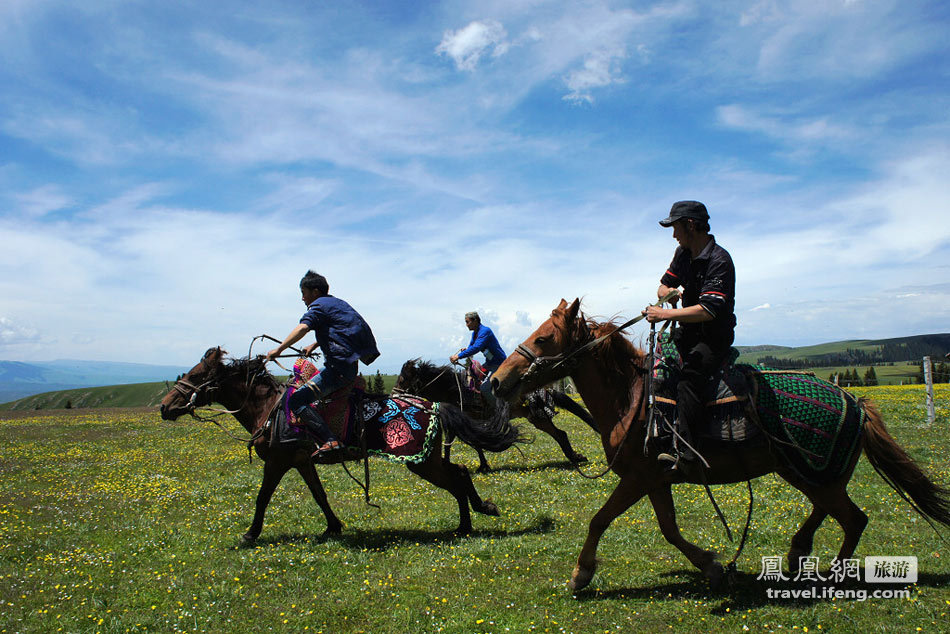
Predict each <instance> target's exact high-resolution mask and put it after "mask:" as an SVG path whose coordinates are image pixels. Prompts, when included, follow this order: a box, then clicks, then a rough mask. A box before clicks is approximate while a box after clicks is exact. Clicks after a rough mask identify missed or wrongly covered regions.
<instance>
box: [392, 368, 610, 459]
mask: <svg viewBox="0 0 950 634" xmlns="http://www.w3.org/2000/svg"><path fill="white" fill-rule="evenodd" d="M464 386H465V381H464V380H463V378H462V377H461V376H460V375H459V373H458V372H456V371H455V370H453V368H452V367H451V366H448V365H443V366H437V365H435V364H434V363H431V362H429V361H422V360H420V359H410V360H409V361H406V362H405V363H403V364H402V370H401V371H400V372H399V376H398V377H397V378H396V388H397V389H400V390H404V391H406V392H409V393H410V394H417V395H418V396H421V397H422V398H426V399H429V400H430V401H446V402H448V403H452V404H454V405H458V406H459V407H463V405H462V401H463V400H465V398H464V396H463V393H464V392H465V391H470V390H468V389H467V388H466V387H464ZM472 398H473V399H481V398H482V395H481V394H480V393H479V392H477V391H476V392H475V393H474V394H473V396H472ZM525 401H527V403H526V402H525ZM534 403H538V404H539V406H533V404H534ZM547 403H550V406H549V407H550V409H552V410H553V408H554V406H555V405H559V406H561V407H563V408H564V409H566V410H568V411H569V412H571V413H572V414H574V415H575V416H577V417H578V418H580V419H581V420H582V421H584V422H585V423H587V424H588V425H589V426H590V428H591V429H593V430H594V431H597V427H596V425H595V424H594V419H593V418H591V415H590V413H589V412H588V411H587V410H586V409H584V408H583V407H582V406H581V405H579V404H578V403H577V402H576V401H574V399H572V398H571V397H570V396H568V395H567V394H565V393H564V392H561V391H560V390H554V389H549V388H545V389H543V390H536V391H534V392H532V393H531V394H529V395H527V397H526V399H525V400H524V401H521V402H518V403H514V404H511V405H510V407H509V412H510V417H511V418H527V419H528V422H529V423H531V424H532V425H534V426H535V427H536V428H538V429H539V430H540V431H543V432H545V433H546V434H549V435H550V436H551V437H552V438H553V439H554V440H555V441H556V442H557V444H558V446H559V447H560V448H561V451H563V452H564V455H565V456H566V457H567V459H568V460H570V461H571V462H572V463H573V464H578V463H582V462H587V458H586V457H585V456H584V455H583V454H581V453H578V452H577V451H574V448H573V447H572V446H571V441H570V440H569V439H568V437H567V434H566V433H565V432H564V430H563V429H560V428H559V427H557V426H556V425H555V424H554V417H553V414H549V413H548V411H549V410H548V407H546V406H545V405H546V404H547ZM463 411H464V409H463ZM555 411H556V410H555ZM462 440H463V441H465V439H464V438H463V439H462ZM445 441H446V445H445V452H444V455H443V457H444V458H445V460H448V459H449V456H450V452H451V444H452V438H450V437H449V435H448V434H447V435H446V439H445ZM475 451H477V452H478V472H479V473H485V472H488V471H491V467H489V466H488V461H487V460H486V459H485V452H484V451H483V450H482V449H479V448H478V447H475Z"/></svg>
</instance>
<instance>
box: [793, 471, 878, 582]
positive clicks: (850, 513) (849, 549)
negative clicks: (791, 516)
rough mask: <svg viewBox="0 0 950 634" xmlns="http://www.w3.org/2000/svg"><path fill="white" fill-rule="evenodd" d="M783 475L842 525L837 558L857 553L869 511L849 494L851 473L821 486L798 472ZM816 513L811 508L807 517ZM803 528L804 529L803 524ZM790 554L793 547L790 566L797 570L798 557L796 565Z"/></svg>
mask: <svg viewBox="0 0 950 634" xmlns="http://www.w3.org/2000/svg"><path fill="white" fill-rule="evenodd" d="M780 475H781V476H782V477H783V478H785V479H786V480H787V481H788V482H789V483H790V484H791V485H792V486H794V487H795V488H796V489H798V490H799V491H801V492H802V493H804V494H805V495H806V496H808V499H809V500H811V503H812V504H813V505H814V506H815V507H816V509H817V510H818V512H823V513H825V514H827V515H830V516H831V517H833V518H835V521H837V522H838V524H840V525H841V529H842V530H843V531H844V540H843V541H842V542H841V549H840V550H839V551H838V557H837V559H838V560H839V561H841V560H843V559H850V558H851V556H852V555H853V554H854V550H855V549H856V548H857V547H858V542H859V541H860V540H861V534H862V533H864V528H865V527H866V526H867V525H868V516H867V514H865V513H864V511H862V510H861V509H860V508H858V505H857V504H855V503H854V502H853V501H852V500H851V497H850V496H849V495H848V490H847V485H848V480H850V478H851V473H847V474H846V475H845V476H843V477H842V478H839V479H838V480H837V481H836V482H833V483H831V484H827V485H823V486H820V487H818V486H813V485H810V484H808V483H807V482H804V481H802V480H799V479H798V478H797V477H795V476H791V475H788V474H784V473H782V474H780ZM814 515H815V512H812V515H811V516H809V518H808V519H809V520H810V519H811V518H812V517H813V516H814ZM807 523H808V521H807V520H806V524H807ZM802 528H803V529H804V526H803V527H802ZM816 528H817V526H816ZM799 532H801V531H799ZM796 537H797V535H796ZM793 548H794V538H793ZM791 555H792V553H791V551H790V552H789V570H792V571H793V572H794V570H797V566H798V560H797V559H796V560H795V562H794V565H795V566H796V567H795V569H793V568H792V565H793V562H792V560H791Z"/></svg>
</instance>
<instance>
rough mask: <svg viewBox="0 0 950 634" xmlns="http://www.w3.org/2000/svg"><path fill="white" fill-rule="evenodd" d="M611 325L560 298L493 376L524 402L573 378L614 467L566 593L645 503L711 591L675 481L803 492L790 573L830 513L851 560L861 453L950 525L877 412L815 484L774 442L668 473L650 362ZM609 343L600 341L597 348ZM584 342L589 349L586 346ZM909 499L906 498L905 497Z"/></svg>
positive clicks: (935, 490) (708, 555)
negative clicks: (683, 529) (680, 523)
mask: <svg viewBox="0 0 950 634" xmlns="http://www.w3.org/2000/svg"><path fill="white" fill-rule="evenodd" d="M615 330H616V328H615V326H614V325H613V324H609V323H608V324H603V323H597V322H594V321H592V320H587V319H586V318H585V317H584V315H583V313H580V301H579V300H574V302H573V303H571V304H570V305H568V303H567V302H566V301H565V300H563V299H562V300H561V303H560V305H558V307H557V308H555V309H554V311H552V313H551V317H550V318H549V319H548V320H547V321H545V322H544V323H543V324H541V326H540V327H539V328H538V329H537V330H535V331H534V333H533V334H532V335H531V336H530V337H529V338H528V339H526V340H525V342H524V343H523V344H522V345H521V346H519V352H520V354H513V355H511V356H509V357H508V359H507V360H506V361H505V362H504V363H503V364H502V366H501V367H500V368H499V369H498V370H497V371H496V372H495V375H494V378H493V380H492V386H493V389H494V391H495V394H496V395H497V396H499V397H502V398H506V399H508V400H512V401H516V400H518V399H519V398H520V397H521V394H523V393H525V392H527V391H530V390H532V389H535V388H536V387H537V386H539V385H544V384H546V383H549V382H551V381H553V380H556V379H558V378H561V377H562V376H566V375H570V377H571V378H572V379H573V380H574V384H575V385H576V386H577V389H578V391H579V392H580V394H581V398H583V400H584V403H585V405H587V408H588V409H589V410H590V412H591V414H592V415H593V416H594V420H596V421H597V425H598V427H599V430H600V435H601V441H602V444H603V447H604V452H605V454H606V458H607V462H608V464H609V465H610V467H611V469H612V470H613V471H614V472H615V473H616V474H617V475H618V476H620V483H619V484H618V485H617V488H616V489H615V490H614V492H613V493H612V494H611V495H610V497H609V499H608V500H607V502H606V503H605V504H604V506H603V507H602V508H601V509H600V510H599V511H598V512H597V513H596V514H595V515H594V517H593V518H592V519H591V521H590V527H589V529H588V532H587V538H586V540H585V541H584V546H583V548H582V549H581V553H580V556H579V557H578V560H577V566H576V567H575V568H574V572H573V574H572V576H571V581H570V584H569V585H570V587H571V588H572V589H573V590H575V591H576V590H580V589H581V588H584V587H585V586H587V584H588V583H590V581H591V579H592V578H593V576H594V571H595V568H596V562H595V555H596V552H597V544H598V543H599V541H600V538H601V536H602V535H603V533H604V531H605V530H606V529H607V527H608V526H609V525H610V523H611V522H612V521H613V520H614V519H616V518H617V517H619V516H620V515H621V514H622V513H623V512H624V511H626V510H627V509H628V508H630V506H632V505H633V504H634V503H636V502H637V501H638V500H639V499H640V498H642V497H643V496H644V495H646V496H648V497H649V499H650V502H651V503H652V504H653V509H654V511H655V512H656V517H657V521H658V522H659V525H660V530H661V531H662V532H663V536H664V537H665V538H666V540H667V541H669V542H670V543H671V544H673V545H674V546H676V547H677V548H678V549H679V550H680V551H681V552H682V553H683V554H684V555H685V556H686V558H687V559H689V561H690V562H691V563H692V564H693V565H694V566H696V567H697V568H699V569H700V570H701V571H702V572H703V573H704V574H705V575H706V577H707V578H708V579H709V580H710V582H711V583H713V584H716V583H718V582H719V581H720V580H721V578H722V574H723V569H722V566H721V565H720V564H719V563H718V562H717V561H716V553H714V552H711V551H708V550H703V549H701V548H699V547H697V546H696V545H694V544H692V543H690V542H688V541H686V540H685V539H684V538H683V536H682V535H681V534H680V531H679V528H678V527H677V525H676V511H675V508H674V505H673V496H672V491H671V484H674V483H679V482H693V483H702V482H703V481H704V480H705V481H706V482H708V483H709V484H724V483H730V482H742V481H745V480H750V479H752V478H756V477H759V476H761V475H765V474H767V473H771V472H775V473H777V474H778V475H779V476H780V477H782V478H784V479H785V480H786V481H787V482H788V483H789V484H791V485H792V486H793V487H795V488H797V489H798V490H800V491H801V492H802V493H804V494H805V495H806V496H807V497H808V499H809V500H810V501H811V503H812V505H813V508H812V512H811V514H810V515H809V516H808V518H807V519H806V520H805V522H804V524H803V525H802V526H801V528H800V529H799V530H798V532H797V533H796V534H795V535H794V537H792V542H791V546H790V549H789V552H788V565H789V569H790V570H792V571H793V572H794V571H796V570H798V567H799V565H800V564H799V557H804V556H806V555H808V554H809V553H810V552H811V549H812V540H813V537H814V534H815V531H816V530H817V529H818V527H819V525H820V524H821V523H822V521H823V520H824V518H825V517H826V516H828V515H831V516H832V517H834V518H835V520H837V521H838V523H839V524H840V525H841V527H842V529H843V530H844V541H843V543H842V544H841V549H840V551H839V552H838V559H839V560H843V559H848V558H850V557H851V555H852V554H853V553H854V550H855V547H856V546H857V544H858V540H859V539H860V538H861V533H862V532H863V531H864V528H865V526H866V525H867V522H868V518H867V515H865V514H864V513H863V512H862V511H861V509H859V508H858V507H857V506H856V505H855V504H854V502H852V501H851V499H850V498H849V497H848V493H847V490H846V488H847V484H848V481H849V480H850V478H851V475H852V473H853V472H854V467H855V464H857V461H858V459H859V458H860V456H861V449H863V451H864V453H865V454H867V456H868V459H869V460H870V461H871V464H872V465H873V466H874V467H875V469H876V470H877V471H878V473H880V474H881V475H882V477H884V479H885V480H886V481H887V483H888V484H889V485H891V486H892V487H893V488H894V489H895V490H896V491H897V492H898V493H899V494H900V495H901V496H902V497H904V499H905V500H908V501H911V500H912V502H911V504H912V505H913V506H914V508H915V510H917V511H918V512H919V513H921V514H922V515H923V516H924V517H925V518H928V517H929V518H930V519H933V520H935V521H937V522H939V523H941V524H944V525H947V526H950V499H948V495H950V493H948V491H947V489H945V488H943V487H940V486H938V485H936V484H934V483H933V482H932V481H930V480H929V479H928V478H927V476H926V475H925V474H924V472H923V471H922V470H921V469H920V467H918V466H917V464H916V463H915V462H914V461H913V460H912V459H911V458H910V457H909V456H908V455H907V453H906V452H905V451H904V450H903V449H901V447H900V446H899V445H898V444H897V443H896V442H895V441H894V439H893V438H891V436H890V435H889V434H888V432H887V429H886V427H885V426H884V422H883V421H882V419H881V416H880V414H879V413H878V412H877V410H876V409H875V408H874V407H873V406H872V405H871V404H870V403H869V402H867V401H863V400H862V401H859V402H858V407H861V408H863V411H864V412H865V414H866V416H867V417H866V422H865V424H864V428H863V430H862V433H861V437H860V443H859V445H858V447H860V449H856V450H855V451H854V452H853V455H851V457H850V461H849V464H848V465H847V468H846V469H845V470H844V471H843V475H841V476H839V477H838V478H837V479H835V480H834V481H832V482H830V483H828V484H825V485H822V486H817V485H814V484H812V483H810V482H809V481H807V480H805V479H804V478H803V477H801V476H800V475H799V474H798V473H797V472H796V470H795V469H793V468H792V467H791V465H790V464H789V462H788V461H787V460H785V459H783V457H782V455H781V453H780V452H779V451H777V450H776V449H775V448H774V447H773V446H771V445H770V444H769V443H767V442H766V443H765V444H758V445H757V446H754V447H749V446H747V445H744V444H734V445H733V446H731V447H729V446H720V447H718V448H717V447H712V448H707V447H704V448H703V455H704V457H705V458H706V460H707V461H708V463H709V465H710V468H709V469H708V470H706V471H705V474H703V473H702V471H701V470H702V467H701V466H700V465H699V462H698V461H694V462H691V463H686V465H687V466H685V467H684V468H683V470H682V471H680V472H679V473H676V474H669V473H664V472H663V470H662V466H661V465H659V464H658V463H657V461H656V455H655V449H654V450H653V451H651V452H650V453H649V454H648V455H644V446H645V442H644V441H645V436H646V433H647V429H646V409H647V408H646V407H645V394H644V385H645V377H646V374H647V369H646V367H645V363H644V360H645V354H644V353H643V352H642V351H641V350H638V349H637V348H635V347H634V346H633V344H632V343H630V342H629V341H628V340H627V339H626V338H625V337H623V336H622V335H621V334H620V333H618V332H615ZM604 335H606V337H604V338H603V339H602V340H601V341H597V342H596V343H592V342H594V341H595V340H596V339H599V338H600V337H601V336H604ZM588 343H592V345H591V346H589V347H587V348H583V349H582V346H585V345H586V344H588ZM908 498H909V499H908Z"/></svg>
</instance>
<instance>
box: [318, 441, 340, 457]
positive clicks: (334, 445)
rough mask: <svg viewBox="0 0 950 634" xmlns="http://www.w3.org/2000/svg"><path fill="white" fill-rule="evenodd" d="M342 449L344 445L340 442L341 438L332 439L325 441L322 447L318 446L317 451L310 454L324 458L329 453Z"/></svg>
mask: <svg viewBox="0 0 950 634" xmlns="http://www.w3.org/2000/svg"><path fill="white" fill-rule="evenodd" d="M341 449H343V445H342V444H340V441H339V440H330V441H328V442H326V443H324V444H323V445H321V446H320V447H318V448H317V450H316V451H314V452H313V453H312V454H310V457H311V458H322V457H324V456H326V455H327V454H330V453H334V452H337V451H340V450H341Z"/></svg>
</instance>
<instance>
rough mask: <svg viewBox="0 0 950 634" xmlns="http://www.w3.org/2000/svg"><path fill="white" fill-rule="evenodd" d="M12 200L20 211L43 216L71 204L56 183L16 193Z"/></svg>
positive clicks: (71, 201)
mask: <svg viewBox="0 0 950 634" xmlns="http://www.w3.org/2000/svg"><path fill="white" fill-rule="evenodd" d="M14 200H16V202H17V205H18V207H19V209H20V211H21V212H22V213H24V214H26V215H27V216H33V217H38V216H45V215H46V214H48V213H51V212H54V211H59V210H60V209H65V208H67V207H69V206H71V205H72V204H73V200H72V199H71V198H70V197H69V196H67V195H65V194H63V192H62V189H61V188H60V187H59V186H58V185H44V186H42V187H37V188H36V189H33V190H31V191H28V192H25V193H22V194H16V195H15V196H14Z"/></svg>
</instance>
